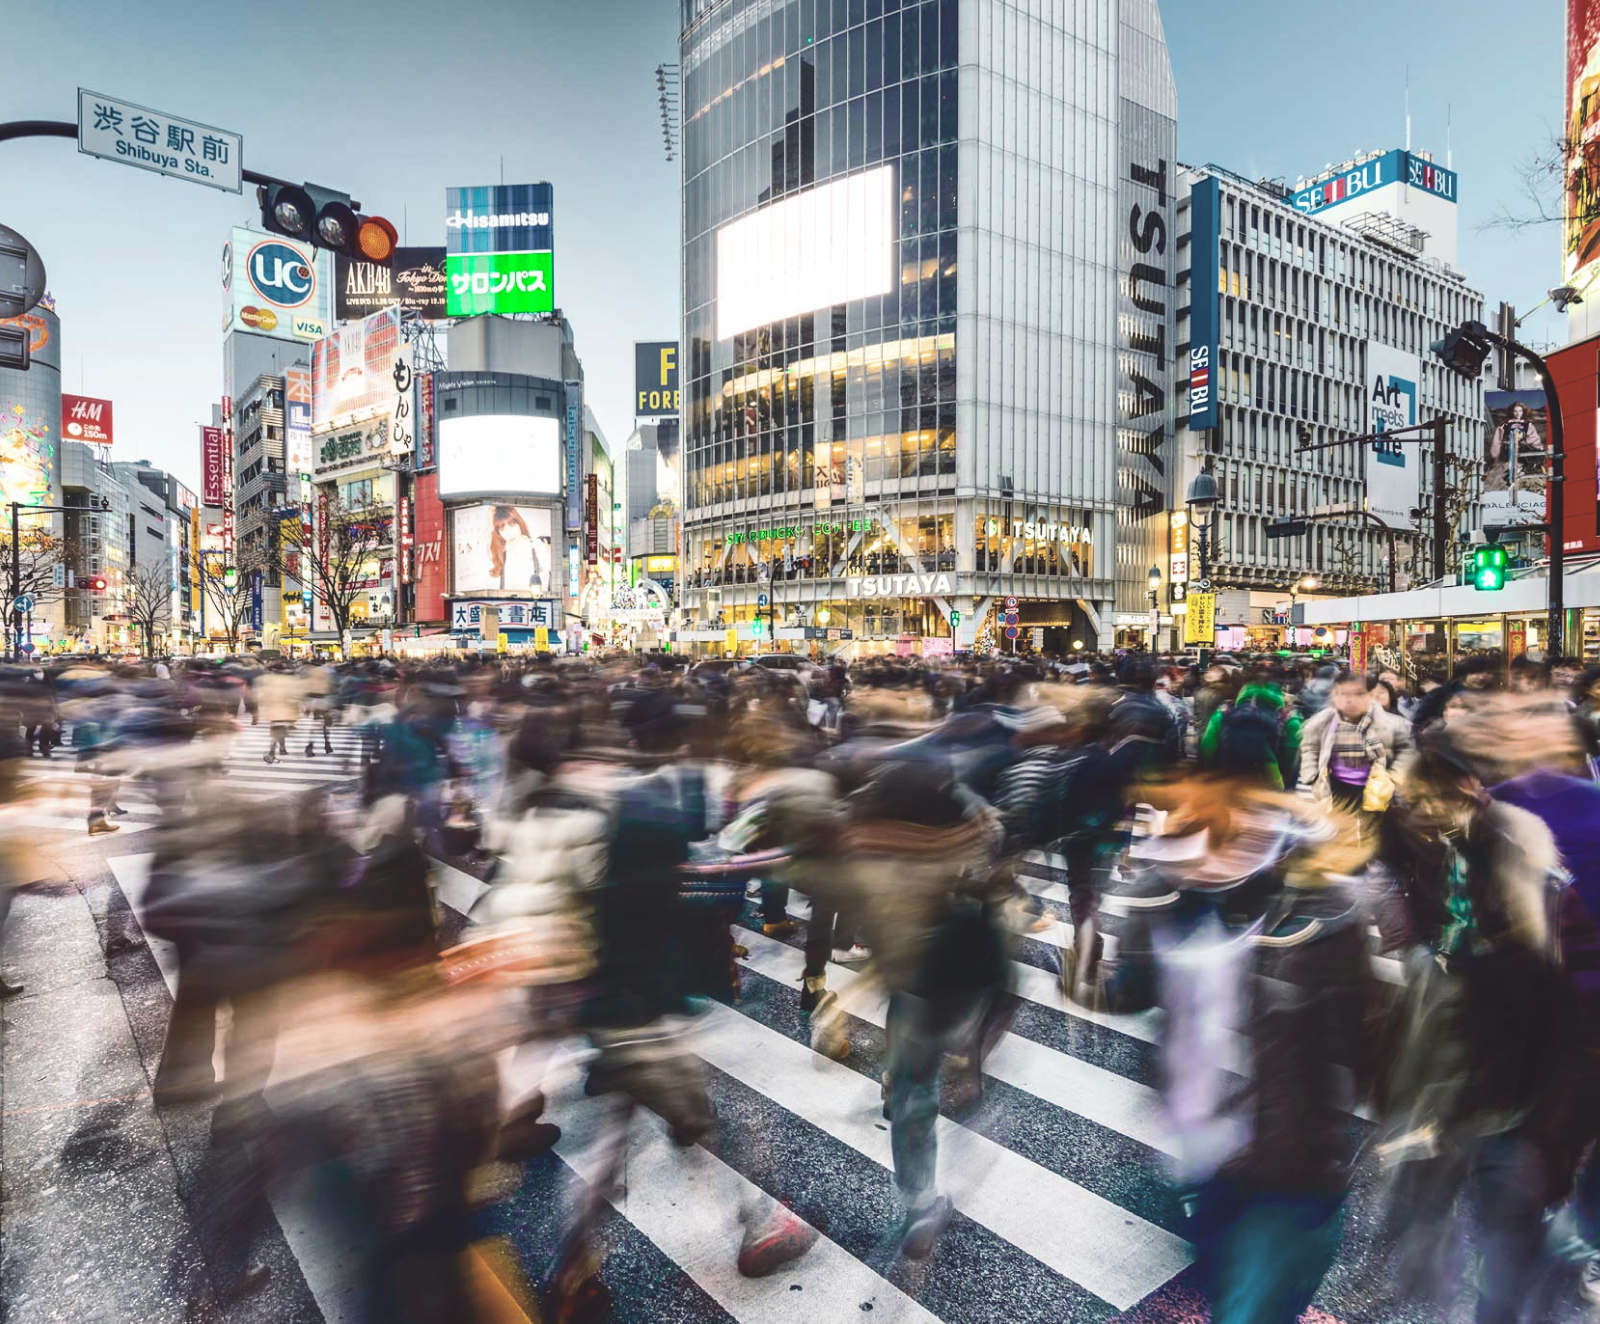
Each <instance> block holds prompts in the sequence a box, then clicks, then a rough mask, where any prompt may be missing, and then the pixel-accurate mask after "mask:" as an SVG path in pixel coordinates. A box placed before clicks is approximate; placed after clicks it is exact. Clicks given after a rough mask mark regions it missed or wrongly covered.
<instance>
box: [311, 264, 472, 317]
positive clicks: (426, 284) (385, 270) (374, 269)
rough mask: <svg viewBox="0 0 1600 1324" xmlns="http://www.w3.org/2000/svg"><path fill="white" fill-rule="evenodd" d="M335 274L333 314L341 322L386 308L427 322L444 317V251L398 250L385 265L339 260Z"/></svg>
mask: <svg viewBox="0 0 1600 1324" xmlns="http://www.w3.org/2000/svg"><path fill="white" fill-rule="evenodd" d="M334 272H335V274H336V275H337V277H338V281H337V286H338V288H337V289H336V290H335V292H334V300H333V303H334V313H335V314H336V315H337V316H338V318H339V320H340V321H341V322H348V321H350V320H351V319H352V318H357V317H366V316H367V315H368V314H370V313H376V312H382V311H383V310H384V309H385V308H405V309H409V310H410V311H412V312H415V313H416V314H417V316H419V317H423V318H426V319H428V320H429V321H439V320H441V319H443V318H444V317H445V316H446V314H445V297H444V291H445V279H444V249H443V248H397V249H395V250H394V260H393V261H392V262H390V263H389V264H388V265H387V266H385V265H381V264H379V263H377V262H368V261H365V260H364V259H362V258H348V257H339V258H337V259H335V261H334Z"/></svg>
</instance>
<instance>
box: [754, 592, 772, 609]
mask: <svg viewBox="0 0 1600 1324" xmlns="http://www.w3.org/2000/svg"><path fill="white" fill-rule="evenodd" d="M770 601H772V599H771V598H769V597H768V596H767V595H766V594H765V593H757V594H756V606H758V607H765V606H766V605H767V603H769V602H770Z"/></svg>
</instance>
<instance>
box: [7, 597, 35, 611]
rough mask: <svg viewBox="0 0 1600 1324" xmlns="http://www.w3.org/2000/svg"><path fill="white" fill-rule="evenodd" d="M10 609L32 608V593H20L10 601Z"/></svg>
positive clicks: (23, 609)
mask: <svg viewBox="0 0 1600 1324" xmlns="http://www.w3.org/2000/svg"><path fill="white" fill-rule="evenodd" d="M11 610H12V611H20V612H30V611H32V610H33V594H31V593H20V594H18V595H17V597H16V598H14V599H13V600H12V603H11Z"/></svg>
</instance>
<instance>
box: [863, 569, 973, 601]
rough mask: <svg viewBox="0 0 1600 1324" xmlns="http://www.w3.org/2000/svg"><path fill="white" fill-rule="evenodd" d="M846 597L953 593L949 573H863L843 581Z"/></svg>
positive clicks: (930, 596) (915, 595)
mask: <svg viewBox="0 0 1600 1324" xmlns="http://www.w3.org/2000/svg"><path fill="white" fill-rule="evenodd" d="M844 592H845V596H846V597H847V598H935V597H942V596H943V595H945V594H947V593H954V592H955V589H954V588H953V587H951V584H950V576H949V575H864V576H862V577H861V578H860V579H847V580H845V581H844Z"/></svg>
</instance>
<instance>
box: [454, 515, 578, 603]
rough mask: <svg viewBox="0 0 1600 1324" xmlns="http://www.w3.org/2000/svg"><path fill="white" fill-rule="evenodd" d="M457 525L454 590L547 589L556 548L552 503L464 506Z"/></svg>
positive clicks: (456, 592)
mask: <svg viewBox="0 0 1600 1324" xmlns="http://www.w3.org/2000/svg"><path fill="white" fill-rule="evenodd" d="M451 518H452V522H453V524H454V538H453V543H454V552H455V556H454V575H453V580H454V590H453V591H454V593H455V594H456V595H457V596H459V595H461V594H463V593H501V592H504V593H533V594H541V593H546V592H548V591H549V589H550V584H551V577H552V575H553V574H554V566H555V552H554V550H553V543H552V541H551V535H550V509H549V507H547V506H513V505H483V506H463V507H461V508H460V509H459V510H457V511H455V512H454V514H453V515H452V517H451Z"/></svg>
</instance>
